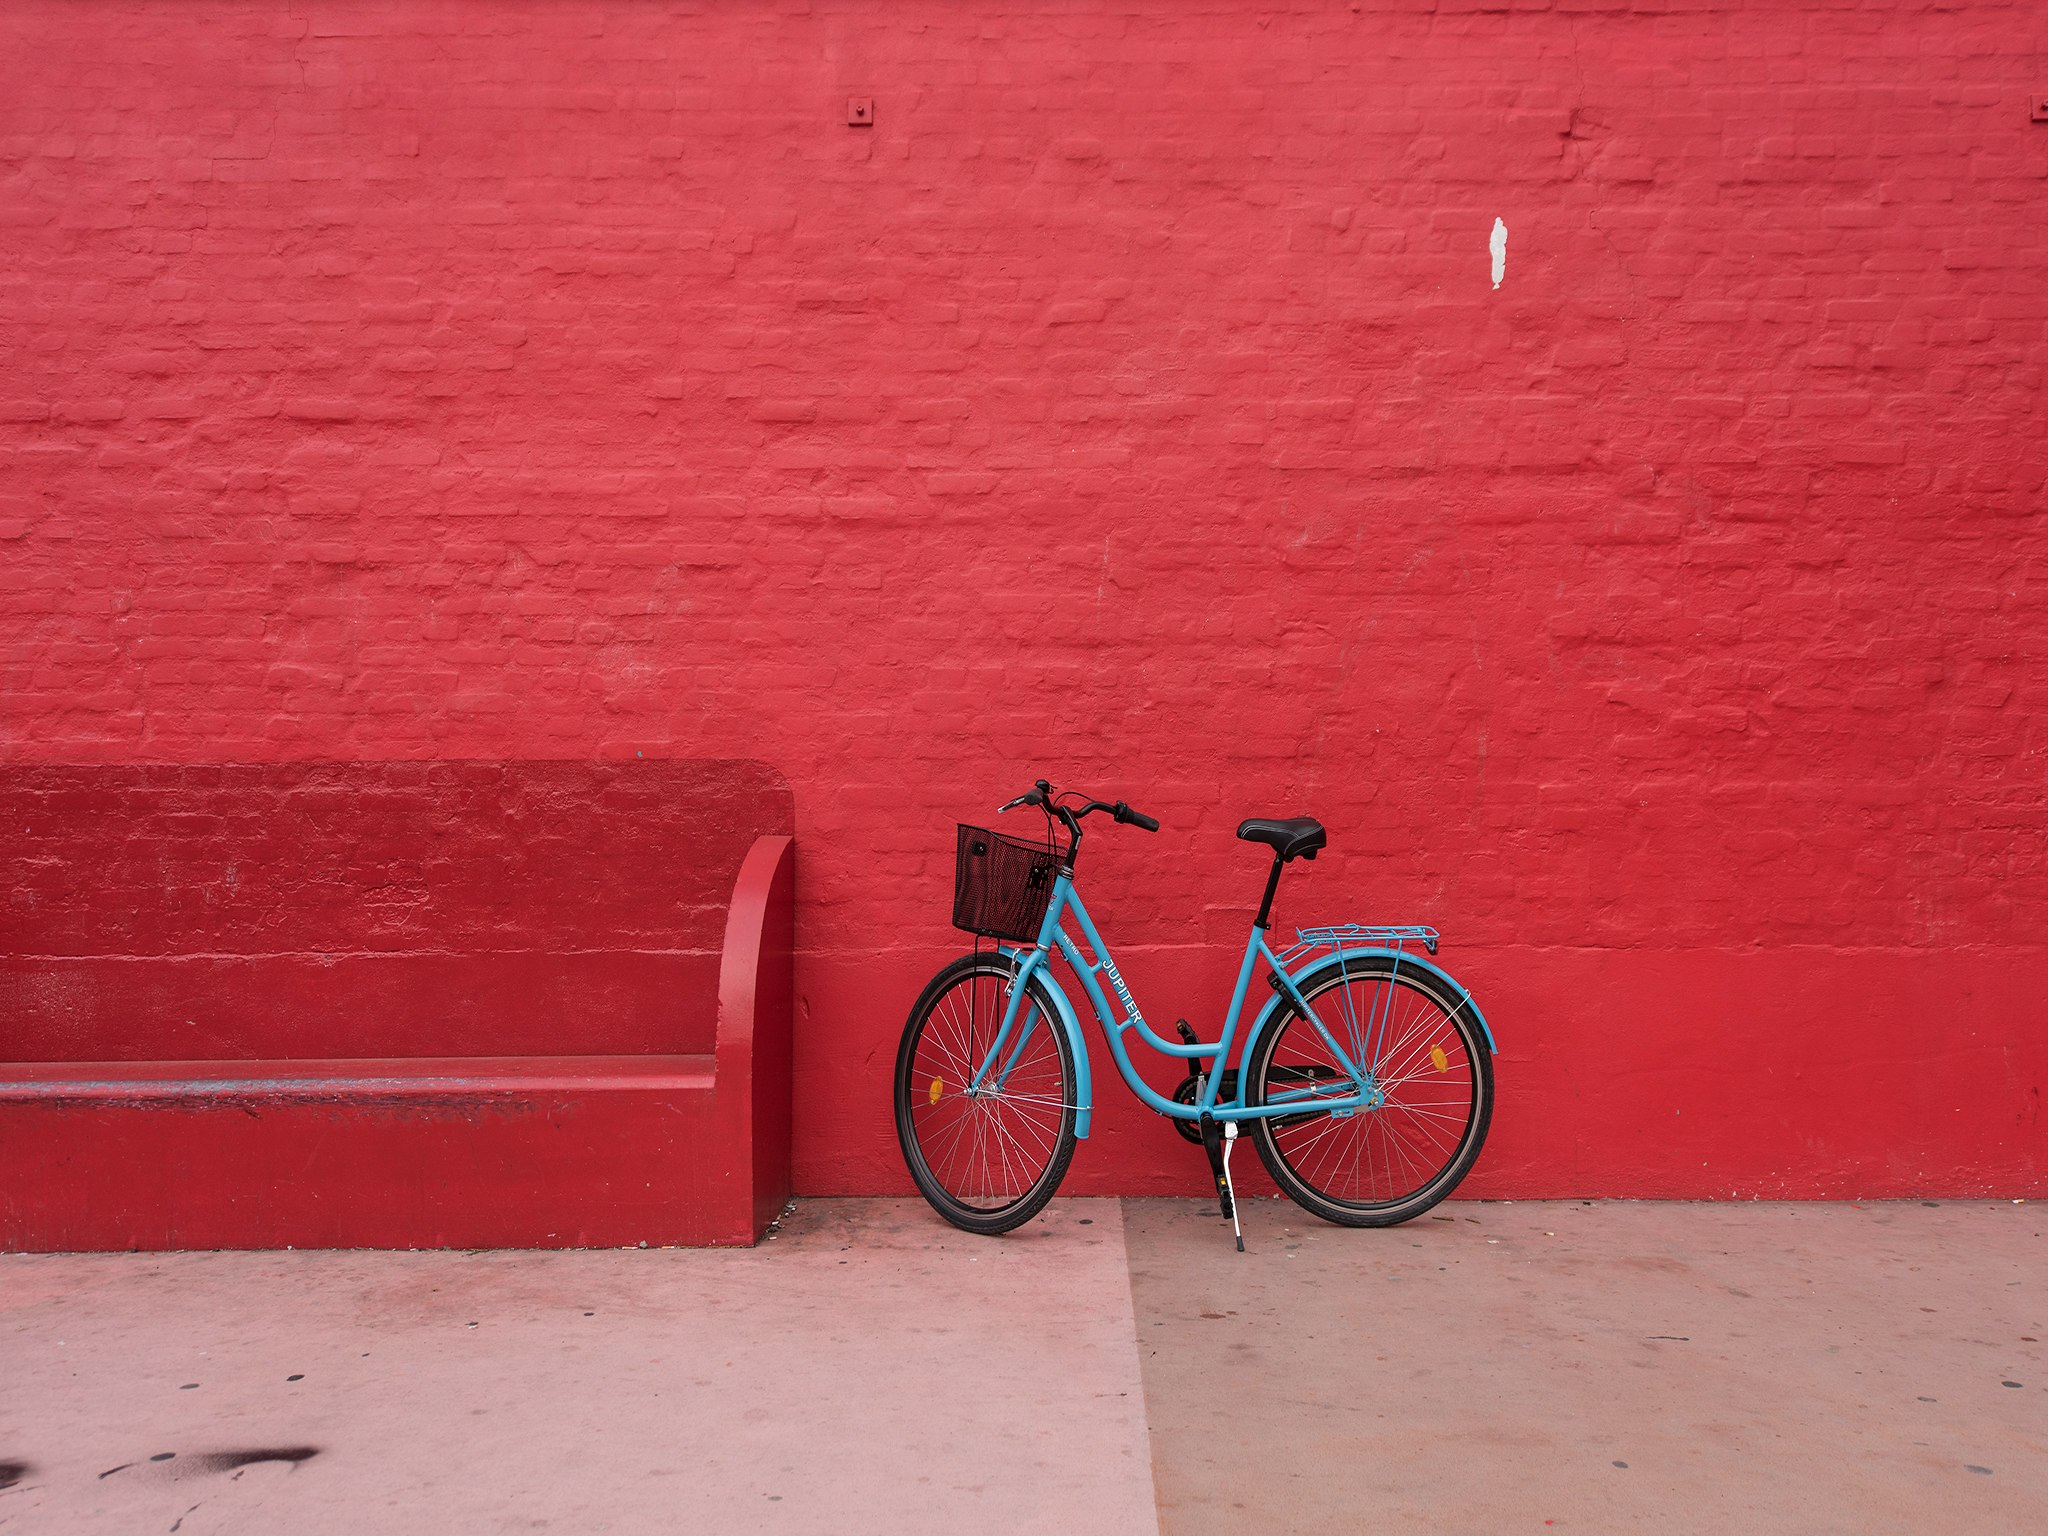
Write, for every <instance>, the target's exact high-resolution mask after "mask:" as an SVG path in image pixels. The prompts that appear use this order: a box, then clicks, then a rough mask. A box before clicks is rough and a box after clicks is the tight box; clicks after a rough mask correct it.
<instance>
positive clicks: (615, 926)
mask: <svg viewBox="0 0 2048 1536" xmlns="http://www.w3.org/2000/svg"><path fill="white" fill-rule="evenodd" d="M0 827H4V828H5V830H6V834H7V838H8V842H9V844H10V846H11V848H12V850H13V857H11V858H10V859H9V860H8V868H7V874H6V878H5V883H4V885H0V1171H4V1176H0V1248H4V1249H9V1250H15V1251H52V1250H95V1249H126V1248H145V1249H161V1248H273V1247H286V1246H293V1247H379V1248H390V1247H488V1246H518V1247H579V1246H611V1245H626V1244H634V1243H646V1244H648V1245H650V1246H653V1245H658V1244H671V1243H683V1244H746V1243H752V1242H753V1241H755V1239H756V1238H757V1237H758V1236H759V1235H760V1233H761V1231H762V1229H763V1228H764V1227H765V1226H766V1224H767V1223H768V1222H769V1221H770V1220H772V1219H773V1218H774V1216H775V1214H776V1213H777V1211H778V1210H779V1209H780V1208H781V1206H782V1203H783V1201H784V1199H785V1198H786V1197H787V1194H788V1189H789V1078H790V1011H791V1003H792V993H791V984H790V946H791V929H792V910H793V908H792V872H793V853H792V847H791V842H790V836H789V833H790V827H791V803H790V795H789V789H788V786H787V785H786V784H784V782H783V781H782V780H781V778H780V777H779V776H777V775H776V774H775V773H774V772H773V771H772V770H771V769H768V768H766V767H765V766H763V765H761V764H758V763H745V762H688V761H672V762H641V761H634V762H615V763H556V762H512V763H346V764H289V765H255V766H217V767H155V766H150V767H136V766H118V767H88V768H79V767H62V768H58V767H35V766H24V765H16V766H10V767H4V768H0Z"/></svg>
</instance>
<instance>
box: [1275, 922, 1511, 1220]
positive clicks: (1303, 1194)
mask: <svg viewBox="0 0 2048 1536" xmlns="http://www.w3.org/2000/svg"><path fill="white" fill-rule="evenodd" d="M1361 976H1387V977H1389V978H1390V979H1391V980H1393V981H1394V982H1395V984H1397V985H1402V986H1409V987H1413V988H1414V989H1415V990H1417V991H1418V992H1421V993H1423V994H1424V995H1425V996H1427V997H1428V998H1429V1000H1430V1001H1431V1002H1433V1003H1434V1004H1436V1006H1437V1007H1438V1008H1439V1009H1440V1010H1441V1011H1442V1012H1443V1013H1444V1014H1445V1016H1446V1017H1447V1018H1449V1020H1450V1022H1451V1024H1452V1026H1453V1027H1454V1028H1455V1029H1456V1030H1457V1032H1458V1035H1459V1038H1460V1039H1461V1040H1462V1041H1463V1043H1464V1047H1465V1051H1466V1054H1467V1056H1468V1057H1469V1058H1470V1059H1471V1062H1472V1083H1473V1089H1474V1092H1475V1093H1476V1095H1477V1098H1478V1103H1477V1105H1476V1106H1475V1108H1474V1110H1473V1112H1472V1116H1471V1119H1470V1120H1469V1121H1468V1122H1467V1124H1466V1128H1465V1133H1464V1136H1463V1137H1462V1139H1461V1140H1460V1141H1459V1144H1458V1147H1457V1150H1456V1151H1455V1152H1454V1153H1453V1154H1452V1156H1451V1159H1450V1161H1449V1162H1447V1163H1445V1164H1444V1166H1443V1167H1442V1168H1441V1169H1439V1170H1438V1171H1437V1173H1436V1175H1435V1176H1434V1177H1433V1178H1432V1179H1430V1181H1429V1182H1428V1183H1426V1184H1424V1185H1423V1186H1422V1187H1421V1188H1420V1189H1418V1190H1416V1191H1415V1192H1414V1193H1412V1194H1410V1195H1407V1196H1404V1197H1403V1198H1401V1199H1399V1200H1395V1201H1388V1202H1384V1203H1382V1204H1373V1203H1370V1202H1363V1201H1348V1200H1340V1199H1337V1198H1335V1197H1333V1196H1330V1195H1327V1194H1325V1193H1324V1192H1323V1191H1321V1190H1319V1189H1316V1188H1315V1186H1314V1185H1312V1184H1310V1183H1309V1182H1308V1181H1307V1180H1306V1179H1305V1178H1303V1177H1302V1176H1301V1175H1299V1174H1298V1173H1296V1171H1295V1169H1294V1167H1293V1165H1292V1164H1291V1163H1290V1162H1289V1161H1288V1160H1287V1158H1286V1156H1285V1154H1283V1153H1282V1152H1281V1150H1280V1147H1279V1143H1278V1141H1277V1139H1276V1138H1275V1135H1274V1126H1273V1121H1272V1119H1271V1118H1268V1117H1260V1118H1258V1119H1255V1120H1253V1121H1252V1142H1253V1145H1255V1146H1256V1147H1257V1148H1258V1151H1259V1161H1260V1162H1262V1163H1264V1164H1265V1165H1266V1171H1267V1172H1268V1173H1269V1174H1271V1175H1272V1176H1273V1182H1274V1183H1276V1184H1278V1185H1279V1186H1280V1188H1281V1189H1282V1190H1283V1191H1284V1192H1285V1193H1286V1195H1287V1197H1288V1198H1289V1199H1290V1200H1292V1201H1294V1203H1295V1204H1296V1205H1299V1206H1300V1207H1301V1208H1302V1209H1303V1210H1305V1211H1307V1212H1309V1213H1310V1214H1311V1215H1314V1216H1319V1217H1321V1218H1322V1219H1323V1220H1324V1221H1328V1222H1334V1223H1335V1224H1337V1225H1338V1226H1344V1227H1392V1226H1399V1225H1400V1224H1401V1223H1402V1222H1404V1221H1413V1220H1414V1219H1415V1218H1416V1217H1417V1216H1420V1215H1422V1214H1423V1213H1424V1212H1425V1211H1427V1210H1429V1209H1431V1208H1432V1207H1433V1206H1435V1205H1436V1204H1437V1203H1438V1202H1439V1201H1441V1200H1443V1199H1444V1198H1445V1197H1446V1196H1447V1195H1449V1194H1450V1193H1451V1191H1452V1190H1454V1189H1456V1188H1457V1187H1458V1185H1459V1184H1461V1183H1462V1182H1464V1179H1465V1175H1466V1174H1468V1173H1470V1172H1471V1171H1472V1165H1473V1164H1474V1163H1476V1162H1477V1161H1478V1160H1479V1154H1480V1152H1481V1151H1482V1150H1484V1148H1485V1146H1486V1133H1487V1131H1488V1130H1489V1129H1491V1127H1492V1124H1493V1097H1494V1094H1493V1053H1492V1052H1491V1051H1490V1050H1489V1049H1488V1048H1487V1044H1486V1038H1485V1036H1484V1035H1483V1034H1482V1033H1481V1032H1480V1030H1479V1027H1478V1025H1477V1023H1476V1022H1475V1020H1474V1019H1473V1016H1472V1014H1473V1011H1472V1009H1471V1007H1470V1006H1469V1005H1468V1004H1467V1003H1466V1000H1465V999H1464V998H1462V997H1452V996H1450V995H1449V993H1448V992H1447V991H1446V989H1445V987H1444V985H1443V983H1442V982H1441V981H1439V980H1438V979H1437V978H1436V977H1435V976H1434V975H1433V974H1432V973H1430V972H1428V971H1425V970H1423V969H1422V968H1421V967H1420V966H1413V965H1410V966H1405V967H1399V968H1397V967H1396V966H1395V965H1394V964H1393V963H1392V962H1391V961H1389V960H1386V959H1381V958H1375V957H1367V958H1361V959H1355V960H1350V961H1347V962H1346V963H1345V964H1344V965H1342V966H1339V965H1337V964H1336V963H1334V962H1331V963H1328V964H1326V965H1325V966H1323V967H1320V968H1318V969H1317V970H1316V971H1315V972H1314V973H1313V974H1312V976H1311V978H1310V980H1309V981H1308V984H1307V985H1306V986H1304V987H1303V989H1302V995H1303V996H1304V997H1305V998H1307V1000H1308V1002H1309V1003H1310V1005H1311V1006H1313V1005H1314V1003H1315V1000H1316V998H1317V997H1318V996H1319V995H1321V994H1322V993H1324V992H1327V991H1329V990H1330V988H1331V987H1333V986H1340V985H1344V984H1345V983H1346V982H1347V981H1349V980H1354V979H1357V978H1359V977H1361ZM1299 1018H1300V1014H1299V1012H1298V1010H1296V1009H1294V1008H1293V1006H1292V1004H1291V1002H1283V1003H1282V1005H1281V1011H1280V1013H1279V1014H1278V1016H1276V1017H1275V1018H1274V1019H1273V1020H1272V1021H1271V1022H1270V1023H1269V1024H1268V1025H1267V1028H1266V1029H1265V1031H1264V1033H1263V1034H1262V1035H1261V1036H1260V1038H1259V1040H1258V1043H1257V1044H1256V1045H1255V1046H1254V1047H1253V1051H1252V1059H1251V1061H1250V1063H1249V1070H1248V1074H1247V1082H1246V1086H1245V1102H1246V1103H1247V1104H1263V1103H1265V1102H1266V1074H1267V1072H1268V1070H1269V1069H1270V1067H1271V1065H1272V1060H1273V1053H1274V1051H1275V1050H1277V1049H1278V1048H1279V1043H1280V1040H1281V1038H1282V1037H1283V1036H1284V1035H1285V1034H1286V1032H1287V1026H1288V1025H1289V1024H1291V1023H1294V1022H1297V1021H1298V1020H1299Z"/></svg>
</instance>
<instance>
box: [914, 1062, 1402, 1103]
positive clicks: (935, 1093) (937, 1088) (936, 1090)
mask: <svg viewBox="0 0 2048 1536" xmlns="http://www.w3.org/2000/svg"><path fill="white" fill-rule="evenodd" d="M1437 1054H1438V1055H1442V1054H1443V1053H1442V1052H1441V1051H1439V1052H1438V1053H1437ZM945 1087H946V1085H945V1084H944V1083H941V1082H940V1081H939V1080H938V1079H937V1078H936V1077H935V1078H933V1079H932V1091H931V1101H932V1102H933V1103H934V1104H936V1103H938V1102H939V1095H940V1094H941V1093H943V1092H945Z"/></svg>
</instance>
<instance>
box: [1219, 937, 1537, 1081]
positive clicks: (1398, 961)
mask: <svg viewBox="0 0 2048 1536" xmlns="http://www.w3.org/2000/svg"><path fill="white" fill-rule="evenodd" d="M1359 960H1391V961H1393V962H1394V964H1395V965H1396V966H1397V967H1398V968H1399V969H1401V970H1410V971H1427V972H1428V973H1429V974H1430V975H1432V976H1434V977H1435V978H1436V979H1437V980H1438V981H1440V982H1442V983H1443V984H1444V986H1445V988H1446V989H1447V990H1448V991H1449V992H1450V994H1451V996H1453V997H1457V998H1462V999H1464V1002H1463V1004H1462V1006H1463V1008H1464V1009H1465V1011H1466V1012H1467V1013H1469V1014H1471V1015H1472V1022H1473V1023H1475V1024H1477V1025H1478V1026H1479V1033H1480V1036H1481V1037H1482V1038H1483V1039H1484V1040H1485V1041H1486V1049H1487V1050H1488V1051H1489V1052H1490V1053H1491V1054H1493V1055H1495V1056H1498V1055H1499V1054H1500V1047H1499V1046H1497V1045H1495V1044H1494V1043H1493V1026H1492V1025H1491V1024H1488V1023H1487V1022H1486V1015H1485V1014H1483V1013H1481V1012H1480V1011H1479V1005H1478V1004H1477V1003H1475V1002H1474V1001H1473V1000H1472V994H1471V993H1470V992H1467V991H1466V990H1465V985H1464V983H1463V982H1461V981H1459V980H1458V979H1457V978H1456V977H1455V976H1453V975H1452V974H1451V973H1450V972H1449V971H1447V970H1445V969H1444V968H1443V967H1442V966H1440V965H1437V964H1436V963H1435V962H1433V961H1430V960H1427V959H1425V958H1423V957H1422V956H1421V955H1418V954H1414V953H1411V952H1410V951H1408V950H1405V949H1398V950H1397V949H1347V950H1345V951H1344V952H1343V953H1342V954H1341V955H1324V956H1322V957H1321V958H1320V959H1318V960H1313V961H1311V962H1310V963H1309V964H1307V965H1304V966H1303V967H1302V968H1301V969H1300V970H1298V971H1289V972H1288V973H1287V979H1288V980H1289V981H1291V982H1293V983H1294V988H1295V990H1296V991H1297V992H1306V991H1307V990H1308V989H1309V987H1310V985H1311V984H1313V983H1316V982H1320V981H1321V980H1322V979H1323V977H1324V976H1325V975H1326V974H1328V973H1330V972H1341V971H1342V970H1343V968H1344V967H1345V966H1346V965H1347V964H1350V963H1353V962H1355V961H1359ZM1293 1006H1294V999H1293V998H1291V997H1289V996H1288V995H1287V994H1286V993H1285V992H1283V991H1278V990H1276V991H1275V992H1274V993H1273V997H1272V1000H1271V1001H1270V1002H1268V1003H1267V1004H1266V1006H1265V1007H1263V1008H1261V1009H1260V1010H1259V1016H1258V1018H1257V1019H1255V1020H1253V1022H1252V1028H1251V1033H1250V1034H1248V1035H1246V1036H1245V1041H1244V1053H1243V1054H1242V1055H1241V1056H1239V1057H1238V1062H1237V1064H1238V1070H1239V1071H1241V1072H1248V1071H1250V1070H1251V1063H1252V1047H1253V1046H1254V1045H1256V1044H1258V1041H1259V1037H1260V1036H1261V1035H1263V1034H1264V1033H1265V1032H1266V1026H1267V1025H1268V1024H1270V1023H1272V1022H1273V1020H1274V1018H1275V1017H1277V1016H1278V1014H1279V1012H1280V1010H1281V1009H1283V1008H1291V1007H1293ZM1453 1011H1454V1012H1455V1011H1456V1010H1453Z"/></svg>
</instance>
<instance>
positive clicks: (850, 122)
mask: <svg viewBox="0 0 2048 1536" xmlns="http://www.w3.org/2000/svg"><path fill="white" fill-rule="evenodd" d="M846 126H847V127H849V128H872V127H874V126H875V98H874V97H872V96H849V97H847V98H846Z"/></svg>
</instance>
